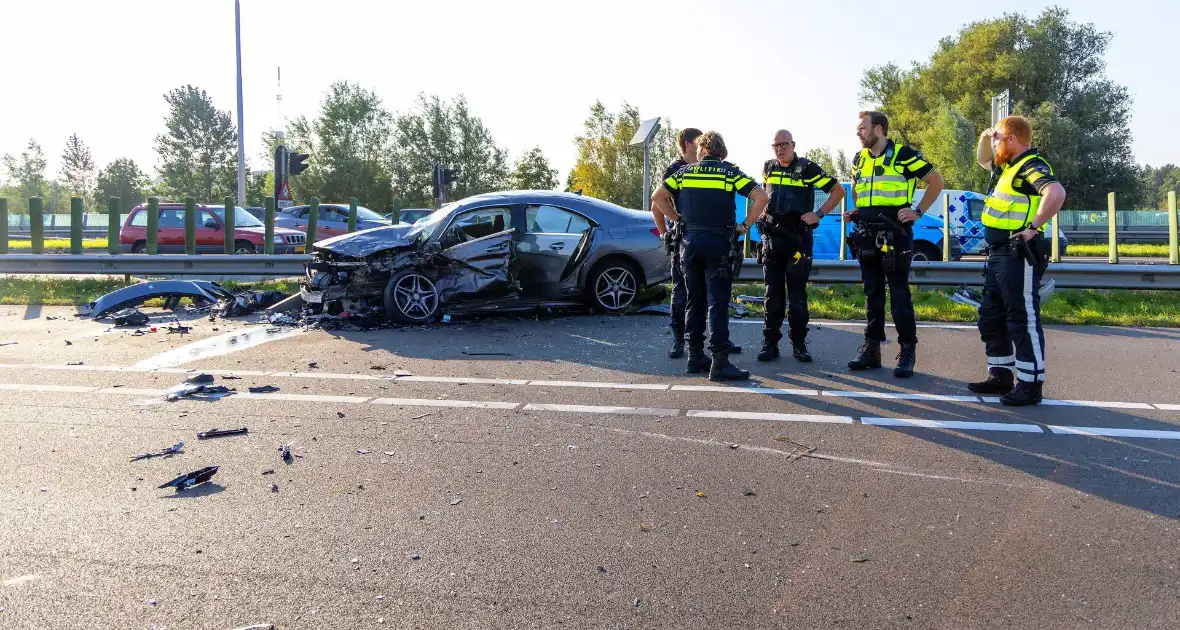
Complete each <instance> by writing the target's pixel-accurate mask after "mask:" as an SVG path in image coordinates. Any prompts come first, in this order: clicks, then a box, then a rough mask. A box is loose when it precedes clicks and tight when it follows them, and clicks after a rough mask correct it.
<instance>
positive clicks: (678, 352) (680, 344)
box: [668, 335, 684, 359]
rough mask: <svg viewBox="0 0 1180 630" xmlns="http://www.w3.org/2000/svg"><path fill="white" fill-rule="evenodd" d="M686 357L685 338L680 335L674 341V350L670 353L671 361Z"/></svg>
mask: <svg viewBox="0 0 1180 630" xmlns="http://www.w3.org/2000/svg"><path fill="white" fill-rule="evenodd" d="M682 356H684V336H683V335H680V336H678V337H676V339H674V340H673V341H672V349H671V350H669V351H668V358H669V359H679V358H680V357H682Z"/></svg>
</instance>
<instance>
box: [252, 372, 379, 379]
mask: <svg viewBox="0 0 1180 630" xmlns="http://www.w3.org/2000/svg"><path fill="white" fill-rule="evenodd" d="M257 376H275V377H279V378H318V379H325V380H341V381H389V380H393V378H394V377H393V376H373V375H372V374H334V373H332V372H270V373H267V372H263V373H262V374H258V375H257Z"/></svg>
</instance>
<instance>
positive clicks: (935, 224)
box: [737, 183, 963, 260]
mask: <svg viewBox="0 0 1180 630" xmlns="http://www.w3.org/2000/svg"><path fill="white" fill-rule="evenodd" d="M841 186H843V187H844V192H845V193H846V196H845V201H844V203H845V204H847V206H848V207H851V204H852V190H851V188H852V185H851V184H848V183H843V184H841ZM827 198H828V197H827V195H826V194H825V193H823V192H819V191H817V192H816V195H815V207H816V208H818V207H819V206H820V205H821V204H822V203H823V202H824V201H826V200H827ZM745 203H746V202H745V199H744V198H742V197H738V204H737V208H738V210H737V215H738V219H737V220H738V221H741V220H743V219H744V218H745V213H746V210H745V208H746V206H745ZM844 227H845V230H847V234H851V233H852V231H853V230H854V229H855V225H853V223H852V222H851V221H849V222H847V223H845V226H844ZM812 236H813V239H814V246H813V248H812V256H813V258H814V259H815V260H837V259H839V258H840V212H839V211H838V210H834V211H832V212H831V213H829V214H827V215H824V217H823V218H822V219H820V222H819V225H817V226H815V231H814V232H813V233H812ZM951 236H952V239H951V260H959V259H960V258H962V255H963V251H962V247H961V245H960V242H959V239H957V238H954V232H952V233H951ZM750 240H751V252H754V251H757V248H758V246H759V245H760V243H761V235H760V234H758V230H757V228H755V229H754V230H752V231H751V236H750ZM847 243H848V241H847V239H845V246H846V247H847ZM751 255H753V254H751ZM845 258H846V259H848V260H852V258H853V257H852V249H851V248H847V251H846V252H845ZM914 260H942V219H940V218H938V217H936V216H931V213H926V214H924V215H922V217H921V218H919V219H918V220H917V221H915V222H914Z"/></svg>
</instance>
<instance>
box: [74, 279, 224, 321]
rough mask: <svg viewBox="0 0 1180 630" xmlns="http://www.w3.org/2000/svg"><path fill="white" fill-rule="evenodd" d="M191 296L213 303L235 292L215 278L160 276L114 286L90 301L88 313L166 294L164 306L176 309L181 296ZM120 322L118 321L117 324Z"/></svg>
mask: <svg viewBox="0 0 1180 630" xmlns="http://www.w3.org/2000/svg"><path fill="white" fill-rule="evenodd" d="M185 297H187V298H189V299H191V300H192V301H193V304H195V305H198V306H206V305H208V306H212V305H214V304H216V303H217V302H218V301H220V300H223V299H233V298H234V294H233V293H231V292H230V291H229V290H227V289H226V288H225V287H223V286H221V285H220V284H217V283H216V282H209V281H208V280H157V281H152V282H139V283H136V284H132V285H129V286H125V287H122V288H120V289H115V290H114V291H111V292H110V293H107V294H106V295H103V296H101V297H99V298H98V299H96V300H94V301H93V302H91V303H90V304H89V305H88V306H89V311H88V313H87V314H88V315H89V316H90V317H91V318H92V319H102V318H103V316H104V315H106V314H107V313H109V312H111V311H118V310H120V309H128V308H130V307H133V306H137V305H139V304H143V303H144V302H146V301H148V300H150V299H153V298H164V308H165V309H168V310H176V307H177V306H178V305H179V303H180V299H181V298H185ZM169 307H172V308H169ZM116 325H118V324H116Z"/></svg>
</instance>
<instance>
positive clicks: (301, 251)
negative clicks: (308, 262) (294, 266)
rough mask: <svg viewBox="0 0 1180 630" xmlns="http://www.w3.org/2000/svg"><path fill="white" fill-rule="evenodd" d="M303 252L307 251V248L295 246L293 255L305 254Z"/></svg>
mask: <svg viewBox="0 0 1180 630" xmlns="http://www.w3.org/2000/svg"><path fill="white" fill-rule="evenodd" d="M305 251H307V246H306V245H296V246H295V253H296V254H302V253H303V252H305Z"/></svg>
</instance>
